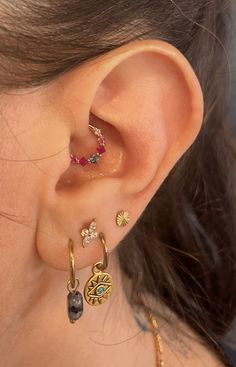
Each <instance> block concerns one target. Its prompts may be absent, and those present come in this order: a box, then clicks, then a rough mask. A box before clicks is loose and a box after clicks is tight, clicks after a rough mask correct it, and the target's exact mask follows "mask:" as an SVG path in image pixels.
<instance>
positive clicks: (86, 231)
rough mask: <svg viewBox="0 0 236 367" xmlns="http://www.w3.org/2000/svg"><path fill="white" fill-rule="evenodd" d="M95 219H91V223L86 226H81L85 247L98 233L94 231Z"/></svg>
mask: <svg viewBox="0 0 236 367" xmlns="http://www.w3.org/2000/svg"><path fill="white" fill-rule="evenodd" d="M96 226H97V223H96V219H95V218H94V219H92V221H91V223H90V224H89V226H88V227H87V228H83V229H82V230H81V232H80V233H81V236H82V237H83V247H86V246H88V245H89V244H90V242H91V241H92V240H93V239H95V238H97V237H98V233H97V231H96Z"/></svg>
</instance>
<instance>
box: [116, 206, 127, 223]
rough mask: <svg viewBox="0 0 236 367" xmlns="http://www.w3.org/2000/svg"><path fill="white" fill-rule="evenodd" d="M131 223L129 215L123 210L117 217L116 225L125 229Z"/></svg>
mask: <svg viewBox="0 0 236 367" xmlns="http://www.w3.org/2000/svg"><path fill="white" fill-rule="evenodd" d="M129 221H130V216H129V213H128V212H126V211H124V210H121V211H119V212H118V213H117V215H116V224H117V225H118V227H125V226H126V225H127V224H128V223H129Z"/></svg>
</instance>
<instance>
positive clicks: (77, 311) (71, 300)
mask: <svg viewBox="0 0 236 367" xmlns="http://www.w3.org/2000/svg"><path fill="white" fill-rule="evenodd" d="M67 311H68V317H69V320H70V322H71V323H75V321H76V320H79V318H80V316H81V315H82V313H83V297H82V294H81V293H80V292H79V291H76V292H69V293H68V296H67Z"/></svg>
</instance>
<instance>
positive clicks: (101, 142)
mask: <svg viewBox="0 0 236 367" xmlns="http://www.w3.org/2000/svg"><path fill="white" fill-rule="evenodd" d="M89 128H90V129H91V131H92V132H93V134H94V135H95V136H96V137H97V142H98V147H97V151H96V153H93V154H91V155H90V156H89V157H88V158H85V157H81V158H78V157H77V156H76V154H73V153H71V154H70V158H71V163H72V164H80V165H81V166H82V167H84V166H86V165H87V164H96V163H98V161H99V159H100V157H101V156H102V154H103V153H105V152H106V149H105V138H104V136H103V134H102V131H101V129H98V128H97V127H95V126H93V125H91V124H89Z"/></svg>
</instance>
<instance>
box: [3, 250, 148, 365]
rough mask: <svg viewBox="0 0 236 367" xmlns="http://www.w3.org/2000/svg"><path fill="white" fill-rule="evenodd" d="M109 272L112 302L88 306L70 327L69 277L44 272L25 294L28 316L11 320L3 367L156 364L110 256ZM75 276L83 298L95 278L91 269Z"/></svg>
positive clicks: (25, 312)
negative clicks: (86, 285) (67, 285)
mask: <svg viewBox="0 0 236 367" xmlns="http://www.w3.org/2000/svg"><path fill="white" fill-rule="evenodd" d="M108 271H109V272H110V274H111V275H112V277H113V293H112V295H111V296H110V298H109V299H108V300H107V301H106V302H105V303H104V304H102V305H99V306H90V305H88V304H86V302H85V301H84V312H83V315H82V316H81V318H80V319H79V320H78V321H77V322H76V323H75V324H71V323H70V322H69V320H68V317H67V309H66V296H67V293H68V291H67V288H66V284H67V280H68V277H69V273H65V272H61V271H56V270H52V269H49V268H46V267H43V268H42V271H41V272H40V273H38V274H37V278H36V279H34V281H33V282H32V283H33V284H32V287H31V288H30V287H25V289H24V292H25V300H29V302H25V310H24V312H23V313H21V315H20V317H19V319H18V320H17V318H15V320H12V323H11V325H9V327H8V328H7V330H5V332H4V335H3V337H2V338H1V342H0V355H1V363H2V365H4V366H6V367H7V366H11V367H18V366H25V367H27V366H35V367H41V366H42V367H44V366H45V365H47V364H48V365H49V363H50V366H51V367H54V366H67V365H68V366H70V367H73V366H83V367H87V366H91V365H94V364H96V366H97V367H100V366H108V365H111V364H112V366H113V367H116V366H120V365H121V364H122V365H123V366H131V365H133V364H136V366H144V365H155V349H154V346H153V336H152V335H151V334H150V333H145V332H144V331H142V330H141V329H140V327H139V325H138V324H137V322H136V321H135V317H134V315H133V312H132V308H131V306H130V304H129V303H128V301H127V299H126V297H125V293H124V290H123V285H122V282H121V274H120V268H119V265H118V263H117V258H116V255H115V254H114V253H112V254H111V255H110V263H109V267H108ZM76 275H77V276H78V278H79V280H80V286H79V290H80V292H81V293H83V292H82V291H83V289H82V286H83V285H84V284H85V283H86V281H87V279H88V278H89V277H90V276H91V267H89V268H86V269H83V270H81V271H77V272H76ZM32 298H33V299H34V301H32ZM28 305H30V308H28ZM13 350H14V353H12V351H13ZM137 358H138V359H137Z"/></svg>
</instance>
